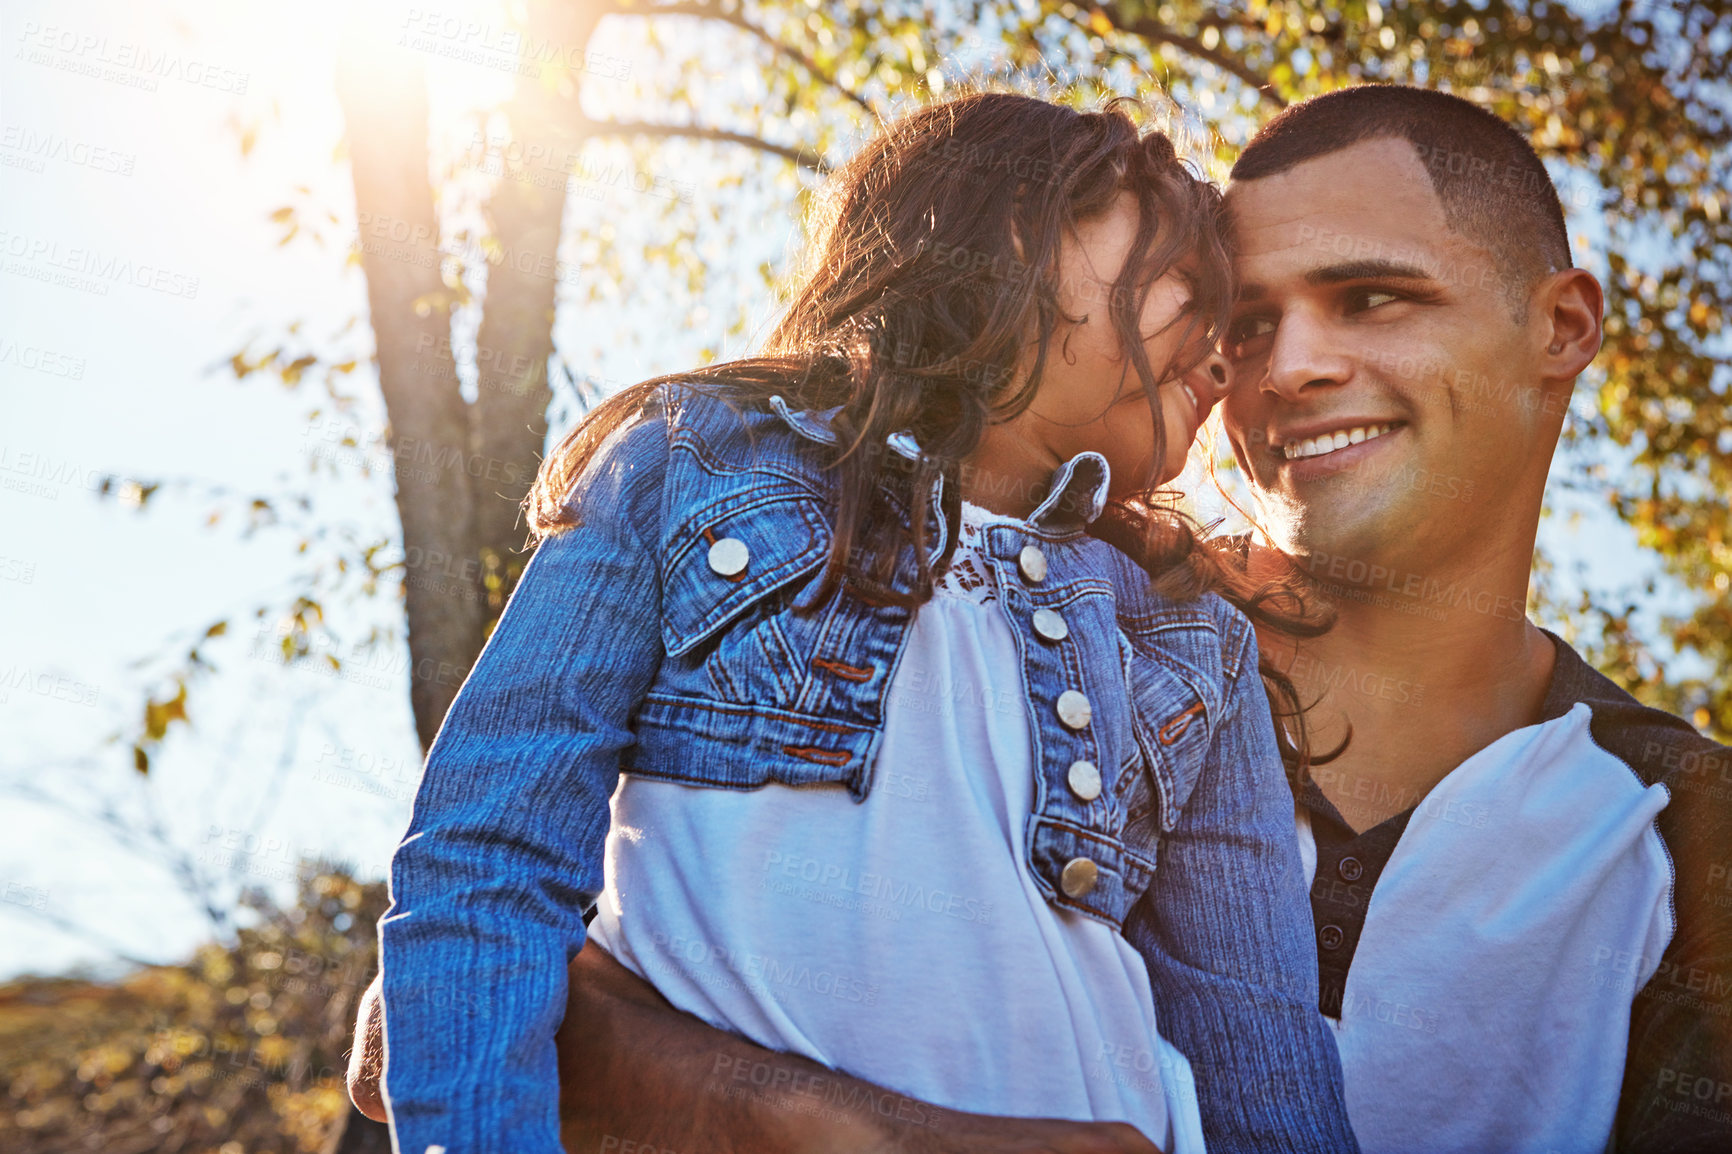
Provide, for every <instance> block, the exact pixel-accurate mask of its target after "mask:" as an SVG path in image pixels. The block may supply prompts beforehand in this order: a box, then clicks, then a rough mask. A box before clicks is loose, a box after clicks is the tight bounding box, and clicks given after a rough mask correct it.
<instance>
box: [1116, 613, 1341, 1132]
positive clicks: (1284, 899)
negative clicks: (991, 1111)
mask: <svg viewBox="0 0 1732 1154" xmlns="http://www.w3.org/2000/svg"><path fill="white" fill-rule="evenodd" d="M1229 668H1231V666H1229ZM1206 757H1207V760H1206V762H1205V763H1204V766H1203V769H1202V771H1201V773H1200V775H1199V777H1198V779H1197V783H1196V785H1195V787H1194V788H1193V790H1192V792H1191V795H1190V797H1189V799H1188V800H1187V802H1186V803H1185V807H1184V810H1183V812H1182V814H1181V816H1180V818H1179V820H1178V823H1177V825H1176V826H1175V827H1174V829H1173V830H1172V832H1171V833H1169V834H1168V835H1167V836H1166V837H1165V839H1164V840H1163V841H1162V843H1161V847H1160V851H1159V856H1158V859H1157V862H1156V866H1155V878H1154V882H1153V883H1152V884H1151V885H1150V887H1149V890H1148V892H1147V893H1146V894H1144V895H1143V897H1142V899H1141V900H1140V901H1139V902H1138V903H1137V905H1136V906H1135V907H1134V908H1133V909H1132V911H1131V914H1130V917H1129V918H1127V919H1126V921H1125V937H1126V939H1127V940H1128V941H1130V942H1131V944H1132V945H1134V946H1136V947H1137V949H1138V950H1139V951H1141V953H1142V954H1143V957H1144V959H1145V960H1146V961H1147V963H1148V967H1149V977H1150V979H1151V981H1152V982H1153V984H1154V995H1155V1010H1156V1015H1157V1019H1156V1020H1157V1022H1158V1024H1159V1027H1160V1031H1161V1034H1162V1036H1164V1037H1165V1038H1166V1039H1167V1040H1168V1041H1170V1042H1172V1043H1173V1044H1174V1045H1175V1046H1177V1047H1178V1048H1179V1050H1180V1051H1181V1052H1183V1053H1184V1054H1185V1056H1186V1057H1187V1058H1189V1059H1190V1062H1191V1066H1192V1069H1193V1071H1194V1073H1195V1075H1196V1082H1197V1094H1198V1098H1199V1104H1200V1106H1201V1109H1202V1117H1203V1131H1204V1136H1205V1138H1206V1139H1207V1141H1208V1144H1209V1151H1210V1154H1238V1152H1240V1151H1253V1150H1255V1151H1271V1152H1274V1151H1280V1152H1282V1154H1299V1152H1311V1151H1317V1152H1323V1151H1328V1152H1330V1154H1341V1152H1350V1151H1357V1150H1358V1148H1359V1147H1358V1143H1357V1142H1356V1140H1355V1139H1354V1136H1353V1130H1352V1128H1351V1126H1350V1125H1349V1124H1348V1121H1347V1108H1346V1103H1345V1100H1344V1097H1343V1092H1342V1081H1341V1061H1340V1057H1339V1055H1338V1054H1337V1053H1336V1050H1335V1040H1334V1038H1333V1037H1332V1036H1331V1034H1330V1032H1329V1028H1328V1026H1327V1024H1326V1023H1325V1022H1324V1020H1323V1017H1322V1015H1321V1014H1320V1013H1319V1012H1318V1009H1317V954H1316V948H1315V944H1314V939H1313V936H1312V928H1311V906H1310V902H1309V900H1308V899H1307V895H1306V890H1305V880H1304V872H1303V867H1302V865H1301V863H1300V859H1299V845H1298V840H1297V838H1296V837H1295V835H1294V826H1293V795H1292V793H1291V791H1290V790H1289V789H1288V786H1287V780H1286V776H1285V774H1284V773H1283V771H1282V766H1281V758H1280V755H1279V753H1278V752H1277V750H1276V746H1275V731H1274V724H1273V722H1272V721H1271V719H1270V716H1269V705H1268V701H1267V699H1266V697H1265V696H1264V693H1263V688H1262V683H1261V679H1260V678H1259V676H1258V673H1257V642H1256V638H1255V636H1254V635H1253V634H1252V633H1251V631H1250V628H1249V626H1248V625H1247V626H1246V627H1245V629H1244V647H1243V650H1242V652H1241V653H1240V654H1239V659H1238V667H1237V672H1236V673H1235V674H1234V676H1233V679H1232V680H1231V682H1230V683H1229V684H1228V685H1227V686H1226V690H1225V695H1224V704H1223V708H1222V710H1221V719H1220V721H1219V723H1218V724H1217V725H1216V726H1215V729H1214V732H1213V733H1212V735H1211V746H1210V749H1209V750H1208V752H1207V754H1206Z"/></svg>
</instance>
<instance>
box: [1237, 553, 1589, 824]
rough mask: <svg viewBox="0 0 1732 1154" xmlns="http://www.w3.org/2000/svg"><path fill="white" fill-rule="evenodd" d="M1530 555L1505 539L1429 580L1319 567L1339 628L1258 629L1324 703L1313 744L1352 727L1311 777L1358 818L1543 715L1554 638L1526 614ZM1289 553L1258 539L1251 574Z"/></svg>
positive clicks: (1391, 809)
mask: <svg viewBox="0 0 1732 1154" xmlns="http://www.w3.org/2000/svg"><path fill="white" fill-rule="evenodd" d="M1531 555H1532V551H1531V546H1530V548H1529V550H1528V551H1527V552H1526V553H1522V554H1520V555H1519V557H1517V556H1514V555H1513V554H1512V553H1511V552H1510V551H1506V552H1505V553H1504V554H1503V555H1502V557H1501V558H1499V557H1493V558H1492V559H1490V560H1486V559H1484V558H1482V559H1480V560H1478V561H1477V562H1476V561H1471V560H1468V561H1463V562H1461V563H1458V564H1457V565H1455V566H1453V567H1452V568H1451V569H1449V570H1438V571H1437V572H1438V573H1439V574H1440V575H1439V576H1435V577H1428V578H1425V579H1413V578H1409V577H1407V576H1404V575H1398V576H1397V577H1389V576H1388V575H1386V574H1385V575H1380V576H1379V577H1378V578H1377V579H1376V581H1375V582H1373V581H1369V580H1366V579H1364V577H1363V575H1358V574H1354V575H1356V576H1361V580H1360V581H1359V582H1358V583H1353V584H1350V583H1348V582H1347V581H1346V580H1345V579H1334V578H1332V577H1331V575H1330V574H1328V573H1322V572H1314V573H1313V574H1312V576H1313V578H1314V579H1316V580H1318V583H1319V586H1320V588H1321V590H1322V592H1323V593H1324V594H1325V596H1327V598H1328V599H1329V601H1330V603H1331V604H1332V605H1334V606H1335V608H1336V611H1337V617H1336V623H1335V626H1334V628H1332V629H1331V630H1330V631H1329V632H1328V633H1326V634H1324V635H1323V636H1321V637H1317V638H1313V639H1310V640H1306V641H1299V642H1295V641H1293V640H1292V639H1290V638H1286V637H1282V636H1280V635H1279V634H1276V633H1274V632H1273V631H1271V630H1266V629H1265V630H1261V631H1260V632H1259V642H1260V645H1261V646H1262V650H1263V652H1264V653H1265V654H1266V655H1267V656H1268V657H1269V658H1270V659H1271V660H1272V661H1274V663H1275V664H1276V666H1277V668H1280V669H1282V670H1283V671H1285V672H1286V673H1287V674H1288V676H1289V677H1290V678H1291V679H1292V680H1293V683H1294V686H1295V688H1296V689H1297V690H1298V691H1299V695H1300V700H1301V701H1302V702H1304V703H1305V704H1307V705H1312V706H1313V707H1312V708H1311V709H1310V710H1309V712H1307V714H1306V726H1307V733H1308V736H1309V738H1310V743H1311V749H1312V751H1313V753H1317V754H1325V753H1327V752H1328V751H1329V750H1332V749H1334V748H1335V747H1336V746H1338V745H1340V744H1341V742H1342V741H1343V740H1344V739H1346V738H1347V737H1348V735H1349V733H1350V732H1351V740H1350V741H1349V742H1348V744H1347V748H1346V750H1345V751H1344V752H1343V753H1342V754H1341V755H1340V756H1339V757H1337V758H1335V759H1333V760H1330V761H1328V762H1326V763H1325V764H1323V765H1319V766H1316V767H1314V768H1313V770H1312V776H1313V777H1314V778H1315V779H1316V780H1317V783H1318V786H1319V787H1320V788H1321V789H1322V791H1323V794H1324V796H1325V797H1327V798H1328V799H1329V800H1330V801H1331V802H1332V803H1333V804H1334V805H1335V807H1336V809H1337V810H1338V811H1340V813H1341V815H1342V817H1344V818H1345V819H1346V820H1347V822H1348V824H1349V825H1351V826H1352V827H1353V828H1354V829H1356V830H1362V829H1367V828H1369V827H1371V826H1373V825H1376V824H1378V823H1379V822H1381V821H1383V820H1385V819H1386V818H1389V817H1392V816H1394V815H1395V814H1398V813H1401V812H1402V811H1403V810H1406V809H1408V808H1410V807H1411V806H1413V805H1416V804H1417V803H1418V802H1420V801H1421V800H1423V799H1424V798H1425V796H1426V794H1428V793H1429V792H1430V791H1431V789H1432V787H1433V786H1435V785H1436V784H1437V783H1438V782H1439V781H1441V780H1442V779H1443V778H1444V777H1445V776H1446V775H1448V774H1449V773H1450V772H1451V771H1452V770H1454V769H1455V768H1456V767H1457V766H1458V765H1460V764H1461V763H1462V762H1463V761H1465V760H1467V759H1468V758H1469V757H1471V756H1472V755H1473V754H1475V753H1477V752H1479V751H1480V750H1482V749H1484V748H1485V747H1486V746H1488V745H1490V744H1491V743H1492V742H1494V741H1496V740H1497V739H1498V738H1500V737H1502V736H1504V735H1505V734H1507V733H1510V732H1513V731H1514V730H1517V729H1520V728H1522V727H1523V726H1526V725H1531V724H1533V723H1534V722H1535V721H1536V720H1537V719H1538V716H1539V713H1540V709H1541V706H1542V705H1543V703H1544V701H1545V695H1546V690H1547V687H1548V686H1549V684H1550V681H1551V672H1552V665H1553V661H1554V658H1555V656H1556V650H1555V648H1554V647H1553V645H1552V643H1551V641H1550V639H1549V638H1547V637H1546V635H1545V634H1544V633H1542V632H1541V631H1540V630H1539V629H1538V628H1536V627H1535V626H1534V625H1532V624H1531V623H1529V622H1528V620H1527V618H1526V615H1525V606H1526V597H1527V579H1528V571H1527V558H1528V557H1530V556H1531ZM1284 564H1286V560H1285V558H1282V557H1281V555H1280V554H1278V553H1275V552H1274V551H1272V550H1270V551H1262V550H1257V549H1255V548H1254V549H1253V557H1252V571H1253V573H1256V572H1258V571H1259V570H1261V571H1263V572H1271V571H1274V569H1275V568H1276V567H1279V566H1281V565H1284ZM1387 568H1389V569H1390V570H1391V571H1397V572H1398V570H1397V567H1395V566H1389V567H1387ZM1349 727H1351V729H1350V728H1349Z"/></svg>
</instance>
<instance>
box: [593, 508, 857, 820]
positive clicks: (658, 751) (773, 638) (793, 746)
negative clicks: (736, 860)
mask: <svg viewBox="0 0 1732 1154" xmlns="http://www.w3.org/2000/svg"><path fill="white" fill-rule="evenodd" d="M749 481H750V482H751V487H750V488H749V489H746V490H744V491H736V492H734V493H732V494H731V495H728V496H724V497H722V498H720V499H718V500H714V501H711V502H708V503H707V504H705V505H704V506H703V508H701V509H698V510H696V511H694V512H693V513H691V514H690V515H689V516H686V517H684V518H683V519H681V520H680V521H679V522H678V523H677V524H676V525H675V527H674V528H673V529H672V530H671V531H670V532H669V534H668V536H667V539H666V551H665V554H664V555H665V557H666V560H665V562H664V572H663V590H664V594H663V596H664V603H663V610H662V641H663V644H664V646H665V647H666V650H667V655H668V656H667V660H666V661H664V662H663V664H662V670H661V675H660V677H659V678H658V679H657V681H656V684H655V686H654V688H653V689H652V690H651V692H650V693H649V695H648V696H647V697H646V698H645V700H644V701H643V703H642V704H641V705H640V706H639V708H638V711H637V714H636V716H635V717H634V719H633V729H634V732H635V735H636V737H637V745H636V748H635V749H633V750H632V751H631V752H630V754H629V755H628V757H627V759H626V763H625V765H624V766H623V768H624V769H625V770H626V771H627V772H630V773H637V774H640V775H643V776H648V777H657V778H661V779H664V780H668V781H676V782H681V783H683V784H688V785H706V786H713V787H720V788H725V789H756V788H758V787H760V786H764V785H770V784H779V785H844V786H846V787H847V788H848V789H849V791H850V792H851V793H852V794H853V795H854V796H855V797H856V798H857V799H858V798H862V797H864V796H865V794H866V791H867V789H868V788H869V783H870V772H869V767H870V765H871V760H872V753H873V752H874V750H875V749H876V745H877V730H876V727H875V726H873V725H870V724H865V723H863V722H860V721H852V720H849V719H846V718H842V717H835V716H815V715H814V714H813V713H811V712H810V711H809V710H808V709H806V708H802V706H801V701H800V690H801V687H802V685H803V684H804V680H805V679H806V678H808V677H809V676H810V675H811V674H810V670H809V668H808V666H809V665H810V662H809V661H808V660H807V658H808V657H809V655H810V651H811V650H812V648H813V645H814V643H815V637H816V636H817V634H819V633H820V632H821V631H822V629H823V622H824V620H825V618H826V616H827V611H826V610H820V611H819V612H818V613H817V614H816V615H813V616H809V617H797V616H796V615H795V614H794V613H793V611H792V610H793V605H794V602H795V601H796V600H797V599H798V597H799V595H800V593H801V592H802V591H803V590H804V589H805V588H807V587H808V586H809V585H810V584H811V582H812V581H813V579H814V578H815V577H816V576H817V574H818V572H819V571H820V570H821V569H822V568H823V566H824V564H825V562H826V560H827V559H828V556H829V550H830V529H829V525H828V523H827V522H826V521H825V519H824V516H823V512H822V509H821V508H820V506H819V504H818V502H817V501H816V500H814V499H813V498H812V497H811V496H810V495H809V494H806V493H797V492H789V491H788V490H786V489H777V488H775V487H773V486H770V485H766V484H765V477H764V475H763V474H757V475H753V476H751V477H750V478H749Z"/></svg>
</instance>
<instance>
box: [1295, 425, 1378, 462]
mask: <svg viewBox="0 0 1732 1154" xmlns="http://www.w3.org/2000/svg"><path fill="white" fill-rule="evenodd" d="M1398 425H1399V422H1397V421H1381V422H1373V421H1352V422H1347V423H1336V424H1333V425H1331V426H1329V427H1326V428H1323V429H1320V430H1319V429H1309V430H1304V431H1299V430H1289V431H1287V432H1283V433H1277V434H1274V435H1273V436H1271V437H1270V438H1269V446H1270V448H1272V449H1274V450H1275V451H1276V452H1277V453H1279V454H1280V455H1281V457H1282V458H1283V459H1284V460H1288V461H1298V460H1304V459H1306V458H1309V457H1321V456H1325V455H1327V454H1329V453H1333V452H1337V451H1338V450H1341V449H1345V448H1348V447H1349V446H1352V445H1358V444H1362V443H1364V442H1366V441H1372V440H1376V439H1377V438H1378V437H1382V436H1385V435H1386V434H1388V433H1391V432H1394V431H1395V429H1396V428H1397V427H1398Z"/></svg>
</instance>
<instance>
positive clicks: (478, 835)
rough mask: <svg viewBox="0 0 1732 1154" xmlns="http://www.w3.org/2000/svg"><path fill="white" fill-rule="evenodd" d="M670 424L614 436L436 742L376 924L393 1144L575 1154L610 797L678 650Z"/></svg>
mask: <svg viewBox="0 0 1732 1154" xmlns="http://www.w3.org/2000/svg"><path fill="white" fill-rule="evenodd" d="M666 464H667V432H666V425H665V423H663V422H661V421H659V420H647V421H641V422H639V423H637V424H635V425H632V426H629V427H628V428H627V429H626V430H624V431H622V432H620V433H616V434H615V435H614V437H613V438H612V439H611V441H610V443H608V444H604V446H603V448H602V451H601V452H600V453H599V454H598V456H597V458H596V459H595V460H594V461H593V462H592V464H591V466H590V468H589V469H588V471H587V472H586V474H585V478H584V482H583V485H582V488H581V490H580V492H581V494H582V495H581V503H580V508H579V512H580V516H581V517H582V523H581V524H580V525H579V526H577V527H575V528H572V529H568V530H566V531H564V532H562V533H560V534H558V535H556V536H553V537H551V538H549V539H547V540H546V541H544V542H543V543H542V544H541V546H540V547H539V549H538V550H537V551H536V553H535V555H534V556H533V557H532V558H531V560H530V562H529V565H528V566H527V567H526V568H525V570H524V573H523V577H522V580H521V581H520V582H519V584H518V586H517V589H516V591H515V592H514V593H513V594H512V597H511V601H510V603H509V605H508V606H507V607H506V610H505V613H504V615H503V616H502V617H501V618H500V620H499V624H498V626H497V627H496V628H495V630H494V632H493V635H492V636H491V637H490V638H489V639H488V641H487V644H486V646H485V647H484V649H483V650H482V653H481V656H480V657H479V659H478V660H477V661H476V663H475V667H474V669H473V670H472V671H471V672H470V674H469V677H468V679H467V680H466V681H465V682H464V684H463V687H462V689H461V690H460V691H459V692H458V694H457V698H456V700H455V701H454V702H453V704H452V706H451V710H450V712H449V713H448V714H447V715H446V718H445V721H444V724H443V726H442V727H441V728H440V730H439V735H438V737H437V738H436V739H435V741H434V743H433V747H432V749H431V750H430V751H429V753H428V757H427V765H426V769H425V772H424V775H423V777H422V780H421V785H420V788H419V790H418V792H417V793H416V796H415V806H414V813H413V816H412V818H411V820H410V826H409V831H408V833H407V835H406V836H405V837H404V839H403V841H402V843H401V844H400V845H399V846H398V847H397V851H396V854H395V856H394V857H393V859H392V862H391V898H392V902H391V907H390V909H389V910H388V911H387V912H386V914H385V916H384V918H382V919H381V921H380V923H379V941H380V966H381V969H382V971H383V975H384V1011H385V1013H384V1017H385V1054H386V1067H385V1075H384V1090H385V1100H386V1103H387V1108H388V1110H389V1111H390V1116H391V1124H392V1128H393V1131H394V1134H395V1139H396V1148H397V1150H399V1151H400V1152H401V1154H425V1152H426V1151H427V1150H428V1149H429V1148H430V1147H443V1148H444V1149H445V1150H446V1151H449V1154H560V1151H561V1146H560V1141H559V1118H558V1099H559V1082H558V1067H557V1061H556V1054H555V1046H554V1033H555V1031H556V1030H557V1029H558V1028H559V1025H560V1022H561V1020H562V1018H563V1016H564V1013H565V1004H566V992H567V991H566V965H567V963H568V961H569V960H570V958H571V957H572V956H573V955H574V954H575V953H576V952H577V951H578V950H579V949H580V948H582V946H583V942H584V922H583V914H584V912H585V911H586V910H587V909H588V908H589V907H590V906H591V905H592V904H593V903H594V901H595V900H596V896H597V895H598V894H599V893H600V892H601V890H602V888H603V880H602V860H603V849H604V845H605V839H606V836H607V829H608V816H609V814H608V801H609V798H610V797H611V795H612V793H613V789H614V786H615V784H616V782H617V780H618V776H619V762H620V755H621V752H622V751H623V750H625V749H626V748H627V747H628V746H629V745H630V744H631V742H632V734H631V730H630V728H629V723H630V718H631V715H632V713H633V711H634V709H635V708H636V706H637V704H638V702H639V701H640V700H641V699H642V697H643V696H644V695H645V694H646V693H647V692H648V690H649V687H650V685H651V684H652V683H653V681H654V679H655V676H656V674H657V671H658V670H659V668H660V662H661V658H662V645H661V633H660V627H659V622H660V615H661V589H660V577H659V571H658V567H657V564H656V551H655V548H654V542H655V541H656V538H657V534H658V532H659V527H660V517H661V513H660V508H661V494H662V480H663V478H664V476H665V474H666Z"/></svg>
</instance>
